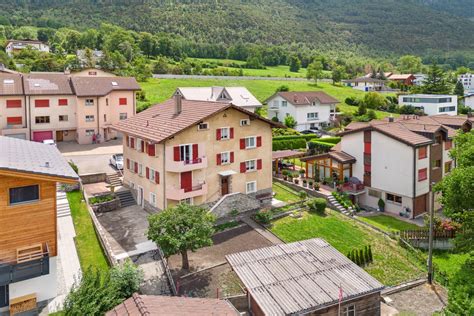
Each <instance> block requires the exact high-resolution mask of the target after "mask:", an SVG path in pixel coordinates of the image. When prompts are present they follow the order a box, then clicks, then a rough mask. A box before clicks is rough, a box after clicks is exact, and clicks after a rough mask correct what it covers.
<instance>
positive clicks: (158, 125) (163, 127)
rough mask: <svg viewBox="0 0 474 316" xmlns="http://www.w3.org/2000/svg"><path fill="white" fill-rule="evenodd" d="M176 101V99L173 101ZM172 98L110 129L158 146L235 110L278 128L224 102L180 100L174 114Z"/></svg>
mask: <svg viewBox="0 0 474 316" xmlns="http://www.w3.org/2000/svg"><path fill="white" fill-rule="evenodd" d="M175 98H176V97H175ZM175 98H172V99H169V100H167V101H165V102H163V103H161V104H156V105H154V106H152V107H150V108H148V109H147V110H145V111H143V112H140V113H138V114H136V115H135V116H133V117H131V118H128V119H126V120H123V121H120V122H118V123H116V124H115V125H113V126H112V128H113V129H115V130H118V131H120V132H124V133H126V134H130V135H133V136H136V137H140V138H143V139H148V140H150V141H153V142H157V143H159V142H162V141H164V140H166V139H168V138H170V137H172V136H174V135H176V134H177V133H179V132H181V131H182V130H184V129H186V128H188V127H190V126H193V125H195V124H198V123H199V122H202V121H203V120H205V119H207V118H209V117H211V116H213V115H215V114H217V113H219V112H222V111H225V110H227V109H235V110H237V111H240V112H242V113H245V114H247V115H249V116H250V117H252V118H255V119H258V120H261V121H264V122H266V123H268V124H269V125H270V126H272V127H282V126H281V125H280V124H278V123H275V122H273V121H271V120H268V119H266V118H263V117H261V116H258V115H257V114H255V113H252V112H250V111H247V110H245V109H243V108H241V107H238V106H236V105H233V104H232V103H225V102H210V101H194V100H185V99H182V100H181V108H182V110H181V113H180V114H176V113H175V106H176V103H175V102H176V101H175Z"/></svg>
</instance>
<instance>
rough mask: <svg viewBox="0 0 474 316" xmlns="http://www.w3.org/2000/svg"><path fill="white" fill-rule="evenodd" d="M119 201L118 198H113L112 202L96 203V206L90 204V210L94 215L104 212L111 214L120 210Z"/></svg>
mask: <svg viewBox="0 0 474 316" xmlns="http://www.w3.org/2000/svg"><path fill="white" fill-rule="evenodd" d="M120 206H121V205H120V199H119V198H118V197H115V199H113V200H112V201H107V202H103V203H98V204H91V207H92V209H93V210H94V212H96V213H105V212H111V211H115V210H116V209H119V208H120Z"/></svg>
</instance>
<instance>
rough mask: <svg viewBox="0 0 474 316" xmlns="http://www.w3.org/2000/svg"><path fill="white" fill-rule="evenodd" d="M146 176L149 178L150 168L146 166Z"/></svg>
mask: <svg viewBox="0 0 474 316" xmlns="http://www.w3.org/2000/svg"><path fill="white" fill-rule="evenodd" d="M146 178H147V179H150V169H148V167H146Z"/></svg>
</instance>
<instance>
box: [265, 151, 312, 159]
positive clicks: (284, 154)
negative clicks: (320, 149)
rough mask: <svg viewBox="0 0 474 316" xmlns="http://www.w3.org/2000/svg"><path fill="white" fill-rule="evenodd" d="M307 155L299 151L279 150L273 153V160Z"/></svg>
mask: <svg viewBox="0 0 474 316" xmlns="http://www.w3.org/2000/svg"><path fill="white" fill-rule="evenodd" d="M304 155H305V153H304V152H301V151H297V150H277V151H273V152H272V159H273V160H276V159H290V158H297V157H302V156H304Z"/></svg>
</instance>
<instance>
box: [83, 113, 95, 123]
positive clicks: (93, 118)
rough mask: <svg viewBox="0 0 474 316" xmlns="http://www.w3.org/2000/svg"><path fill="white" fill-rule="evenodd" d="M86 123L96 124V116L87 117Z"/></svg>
mask: <svg viewBox="0 0 474 316" xmlns="http://www.w3.org/2000/svg"><path fill="white" fill-rule="evenodd" d="M85 120H86V122H89V123H90V122H95V116H94V115H86V118H85Z"/></svg>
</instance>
